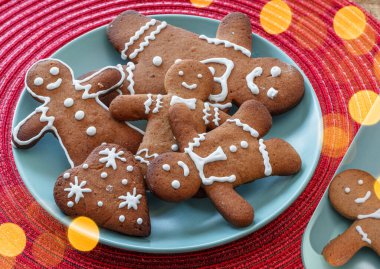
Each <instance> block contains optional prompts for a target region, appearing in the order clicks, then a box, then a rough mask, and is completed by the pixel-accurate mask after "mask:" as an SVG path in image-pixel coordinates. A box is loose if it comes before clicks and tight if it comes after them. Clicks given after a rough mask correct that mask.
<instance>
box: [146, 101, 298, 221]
mask: <svg viewBox="0 0 380 269" xmlns="http://www.w3.org/2000/svg"><path fill="white" fill-rule="evenodd" d="M169 113H170V121H171V127H172V130H173V133H174V135H175V137H176V138H177V141H178V142H179V144H180V145H181V146H182V147H183V146H184V145H185V144H186V145H187V147H186V148H185V149H184V153H166V154H163V155H160V156H158V157H157V158H156V159H155V160H154V161H152V162H151V164H150V166H149V167H148V173H147V180H146V182H147V185H148V186H149V188H150V190H151V191H152V192H153V193H154V194H156V195H157V196H158V197H160V198H161V199H164V200H166V201H172V202H179V201H183V200H186V199H189V198H191V197H192V196H193V195H194V194H195V193H196V192H197V191H198V189H199V187H202V188H203V189H204V190H205V192H206V193H207V196H208V197H209V198H210V199H211V201H212V202H213V203H214V205H215V207H216V208H217V210H218V211H219V212H220V213H221V214H222V215H223V217H224V218H225V219H226V220H227V221H229V222H230V223H232V224H233V225H236V226H239V227H243V226H247V225H250V224H251V223H252V221H253V215H254V214H253V208H252V206H251V205H250V204H249V203H248V202H247V201H246V200H245V199H244V198H243V197H241V196H240V195H239V194H238V193H237V192H236V191H235V190H234V188H235V187H237V186H239V185H242V184H244V183H248V182H251V181H253V180H256V179H259V178H263V177H265V176H271V175H292V174H295V173H297V172H298V171H299V170H300V169H301V159H300V157H299V156H298V154H297V152H296V151H295V150H294V149H293V148H292V146H291V145H289V144H288V143H287V142H285V141H283V140H281V139H276V138H275V139H270V140H268V141H266V142H264V140H263V139H261V137H262V136H263V135H265V134H266V133H267V132H268V131H269V129H270V127H271V123H272V118H271V116H270V114H269V112H268V110H267V109H266V108H265V106H263V105H262V104H261V103H259V102H257V101H254V100H250V101H247V102H245V103H243V105H242V106H241V107H240V109H239V110H238V111H237V113H235V115H233V116H232V117H231V118H230V119H227V120H226V122H225V123H223V124H222V125H221V126H219V127H218V128H215V129H214V130H212V131H210V132H208V133H207V134H198V132H197V130H196V129H195V128H194V127H193V126H194V125H193V124H191V122H190V121H189V120H188V119H190V118H191V117H190V110H189V109H188V108H187V107H186V106H184V105H183V104H177V105H175V106H173V107H171V108H170V112H169ZM190 139H191V140H192V142H191V143H187V141H189V140H190Z"/></svg>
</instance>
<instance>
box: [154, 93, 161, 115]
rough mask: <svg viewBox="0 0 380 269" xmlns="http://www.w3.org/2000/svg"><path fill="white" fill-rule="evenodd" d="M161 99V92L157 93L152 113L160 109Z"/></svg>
mask: <svg viewBox="0 0 380 269" xmlns="http://www.w3.org/2000/svg"><path fill="white" fill-rule="evenodd" d="M161 100H162V95H161V94H159V95H157V99H156V106H155V108H154V109H153V111H152V113H158V112H159V111H160V108H161V107H162V101H161Z"/></svg>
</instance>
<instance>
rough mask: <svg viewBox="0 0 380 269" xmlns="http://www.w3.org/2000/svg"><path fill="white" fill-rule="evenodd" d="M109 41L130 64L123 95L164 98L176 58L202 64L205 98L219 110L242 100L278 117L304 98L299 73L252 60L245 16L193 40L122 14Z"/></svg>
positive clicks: (266, 60)
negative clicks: (208, 87)
mask: <svg viewBox="0 0 380 269" xmlns="http://www.w3.org/2000/svg"><path fill="white" fill-rule="evenodd" d="M107 34H108V38H109V39H110V41H111V43H112V44H113V45H114V46H115V48H116V49H117V50H118V51H119V52H120V53H121V56H122V58H123V59H124V60H126V59H129V60H130V62H129V63H128V65H129V67H128V68H126V69H125V72H126V82H125V83H124V85H123V86H122V91H123V93H125V94H126V93H128V92H130V93H131V92H136V93H155V94H157V93H160V94H163V93H165V87H164V83H163V77H164V76H165V74H166V72H167V70H168V69H169V68H170V66H171V65H172V64H173V63H174V62H175V61H176V60H177V59H193V60H197V61H201V62H202V63H205V64H207V65H208V67H209V68H210V71H211V72H212V74H213V76H214V81H215V83H214V90H213V93H212V94H211V95H210V96H209V100H210V102H212V103H217V104H218V106H219V108H228V107H230V106H231V102H234V103H236V104H237V105H241V104H242V103H243V102H244V101H246V100H251V99H254V100H257V101H259V102H261V103H263V104H264V105H265V106H266V107H267V108H268V110H269V111H270V113H271V114H280V113H284V112H286V111H288V110H290V109H291V108H292V107H294V106H295V105H297V104H298V103H299V102H300V101H301V99H302V97H303V95H304V81H303V77H302V75H301V73H300V72H299V71H298V70H297V69H296V68H295V67H293V66H291V65H289V64H286V63H284V62H281V61H280V60H278V59H275V58H251V48H252V44H251V43H252V33H251V24H250V21H249V18H248V16H246V15H244V14H242V13H231V14H229V15H227V16H226V17H225V18H224V19H223V20H222V22H221V23H220V25H219V28H218V32H217V36H216V38H211V37H206V36H204V35H200V36H198V35H196V34H194V33H191V32H188V31H186V30H184V29H180V28H177V27H174V26H171V25H169V24H167V23H166V22H164V21H163V22H160V21H158V20H156V19H152V18H148V17H145V16H143V15H141V14H139V13H137V12H135V11H126V12H124V13H122V14H120V15H119V16H117V17H116V18H115V19H114V20H113V21H112V22H111V23H110V25H109V27H108V30H107Z"/></svg>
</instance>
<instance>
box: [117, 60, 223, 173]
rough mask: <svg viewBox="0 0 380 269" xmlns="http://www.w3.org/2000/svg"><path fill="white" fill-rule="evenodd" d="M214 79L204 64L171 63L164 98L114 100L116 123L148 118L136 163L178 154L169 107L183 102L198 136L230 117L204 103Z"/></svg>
mask: <svg viewBox="0 0 380 269" xmlns="http://www.w3.org/2000/svg"><path fill="white" fill-rule="evenodd" d="M212 85H213V79H212V75H211V73H210V71H209V69H208V68H207V66H206V65H204V64H202V63H200V62H198V61H194V60H182V61H178V62H177V63H176V64H174V65H173V66H172V67H171V68H170V69H169V70H168V72H167V74H166V77H165V89H166V90H167V94H165V95H160V94H159V95H152V94H135V95H121V96H118V97H116V98H115V99H114V100H113V101H112V103H111V105H110V112H111V114H112V116H113V117H114V118H115V119H117V120H122V121H125V120H141V119H147V120H148V123H147V127H146V131H145V135H144V138H143V141H142V143H141V145H140V147H139V150H138V151H137V154H136V160H138V161H140V163H141V164H142V168H143V171H145V169H146V165H149V162H150V161H151V160H153V159H154V158H155V157H157V156H158V155H159V154H162V153H165V152H170V151H177V150H178V145H177V142H176V140H175V138H174V136H173V133H172V130H171V128H170V123H169V108H170V107H171V106H173V105H175V104H178V103H182V104H185V105H186V106H187V107H188V108H189V111H190V113H189V116H190V118H189V119H186V120H187V122H188V123H189V126H188V127H186V128H195V130H196V131H197V132H199V133H204V132H205V131H206V129H212V128H215V127H216V126H218V125H219V124H222V123H223V122H224V121H225V120H226V119H227V118H229V116H228V115H227V114H226V113H224V112H223V111H220V110H219V109H218V108H217V107H214V106H212V105H210V103H208V102H203V101H205V100H207V97H208V96H209V95H210V92H211V90H212Z"/></svg>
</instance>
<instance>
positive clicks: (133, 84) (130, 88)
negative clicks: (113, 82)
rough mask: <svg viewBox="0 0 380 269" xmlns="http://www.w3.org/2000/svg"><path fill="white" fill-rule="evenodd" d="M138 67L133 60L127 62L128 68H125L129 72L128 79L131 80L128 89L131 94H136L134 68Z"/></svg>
mask: <svg viewBox="0 0 380 269" xmlns="http://www.w3.org/2000/svg"><path fill="white" fill-rule="evenodd" d="M135 69H136V66H135V64H134V63H133V62H128V63H127V68H125V70H126V71H127V73H128V76H127V80H128V82H129V85H128V87H127V90H128V91H129V93H130V94H131V95H133V94H135V89H134V88H133V87H134V86H135V81H134V80H133V70H135Z"/></svg>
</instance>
